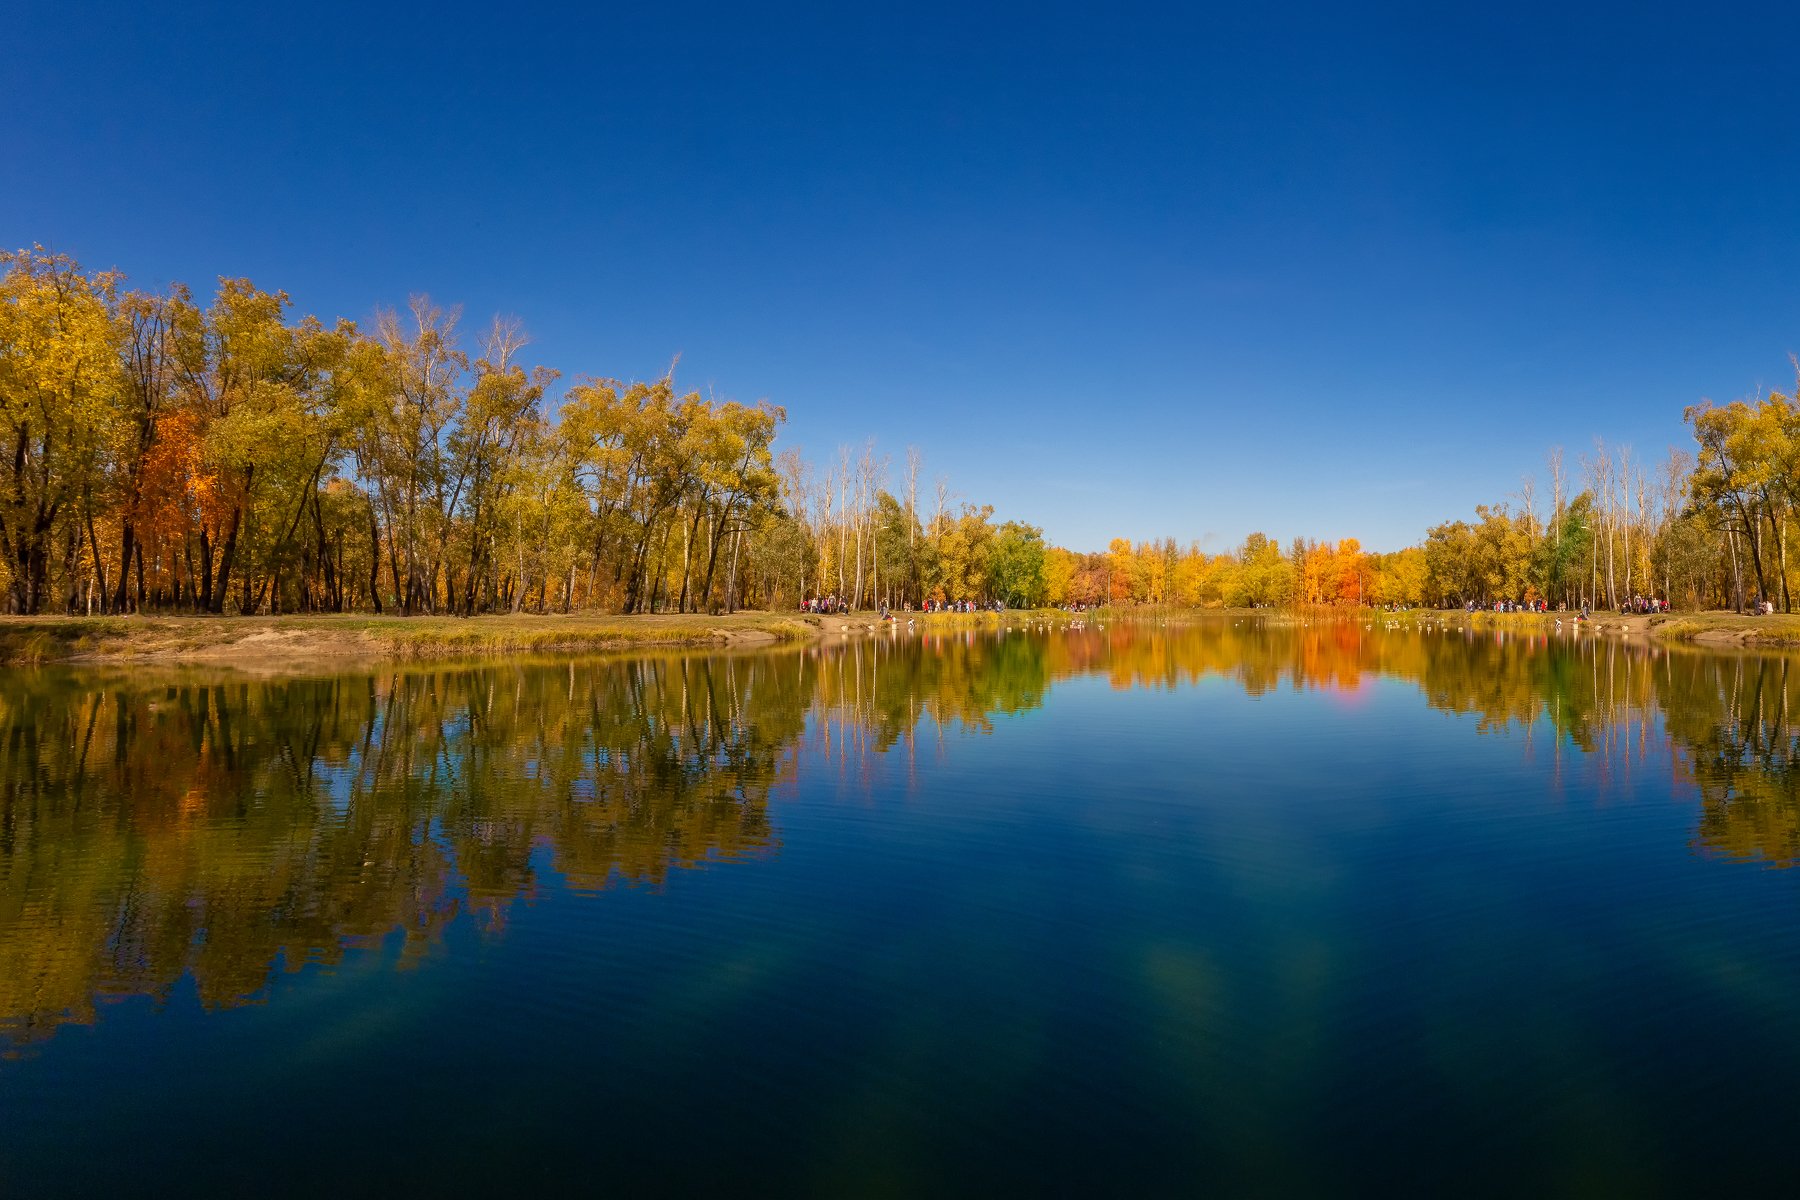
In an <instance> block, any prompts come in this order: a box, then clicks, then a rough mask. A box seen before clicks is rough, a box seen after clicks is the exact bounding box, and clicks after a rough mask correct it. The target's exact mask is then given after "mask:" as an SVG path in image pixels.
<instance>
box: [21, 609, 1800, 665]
mask: <svg viewBox="0 0 1800 1200" xmlns="http://www.w3.org/2000/svg"><path fill="white" fill-rule="evenodd" d="M895 615H896V618H897V620H898V621H899V622H900V625H899V628H900V629H902V630H904V631H908V632H915V633H916V632H924V631H926V630H959V631H960V630H978V629H1013V628H1020V627H1024V628H1054V627H1063V626H1068V625H1073V624H1080V623H1085V622H1087V621H1090V620H1095V619H1098V620H1100V621H1104V622H1108V623H1110V622H1113V621H1119V622H1121V623H1129V622H1132V621H1135V620H1147V619H1159V620H1163V621H1185V620H1208V619H1215V620H1216V619H1219V618H1222V617H1236V618H1242V617H1246V616H1254V617H1259V618H1262V619H1264V620H1274V621H1279V622H1284V623H1285V622H1286V621H1291V620H1295V619H1300V620H1315V619H1316V620H1333V619H1338V620H1344V621H1369V620H1375V619H1378V620H1380V621H1383V622H1385V623H1389V624H1400V625H1406V626H1414V625H1419V624H1423V623H1430V624H1433V625H1437V624H1443V623H1445V622H1448V621H1452V620H1454V621H1456V622H1457V623H1458V624H1467V625H1470V626H1473V627H1476V628H1487V629H1499V628H1508V627H1511V628H1529V629H1547V628H1555V627H1556V626H1557V625H1558V623H1559V618H1560V624H1561V625H1562V627H1563V628H1564V629H1567V628H1568V627H1569V624H1570V622H1569V614H1567V613H1554V612H1552V613H1542V614H1539V613H1495V612H1491V611H1487V610H1477V611H1475V612H1473V613H1467V612H1463V611H1461V610H1456V609H1448V610H1436V609H1413V610H1411V611H1409V612H1401V613H1389V612H1384V611H1380V610H1371V609H1358V610H1332V609H1318V610H1298V609H1173V608H1149V607H1146V608H1142V609H1135V610H1134V609H1101V610H1090V611H1088V612H1085V613H1073V612H1065V611H1063V610H1060V609H1037V610H1013V611H1008V612H1002V613H994V612H975V613H929V614H927V613H918V612H910V613H909V612H901V613H897V614H895ZM1587 628H1589V629H1590V630H1591V631H1592V632H1593V633H1594V634H1596V635H1602V636H1610V637H1625V638H1650V639H1654V640H1657V641H1664V642H1684V643H1689V644H1692V645H1697V646H1703V647H1713V648H1718V649H1731V648H1738V649H1780V648H1792V647H1796V646H1800V614H1794V615H1787V614H1774V615H1771V616H1745V615H1740V614H1738V613H1730V612H1704V613H1669V614H1646V615H1635V614H1634V615H1629V616H1628V615H1622V614H1617V613H1597V614H1595V615H1594V617H1593V618H1592V620H1591V622H1590V624H1589V626H1588V627H1587ZM887 629H888V627H887V626H885V625H884V624H883V623H882V621H881V620H880V618H879V617H877V616H876V615H875V614H874V613H851V614H848V615H843V616H839V615H829V616H827V615H820V614H809V613H786V612H783V613H771V612H760V611H757V612H739V613H732V614H729V615H720V616H713V615H708V614H704V613H685V614H676V613H658V614H649V615H632V616H620V615H592V616H588V615H579V614H576V615H568V616H563V615H546V616H537V615H528V614H520V615H506V616H478V617H441V616H440V617H430V616H418V617H398V616H370V615H360V614H341V615H340V614H316V615H295V616H281V617H206V616H136V615H133V616H119V617H6V616H0V665H4V666H7V667H29V666H50V665H59V664H69V665H97V666H98V665H113V666H117V665H122V664H123V665H129V664H133V663H146V664H150V663H155V664H176V665H179V664H196V665H209V666H233V665H236V666H242V667H246V668H250V669H254V670H258V671H268V670H271V669H276V670H278V669H280V668H282V667H284V666H285V667H295V668H304V667H308V666H312V667H317V666H331V665H334V664H346V663H351V662H389V663H391V662H428V661H430V662H438V661H446V660H452V659H472V660H480V659H489V658H497V657H523V656H545V657H555V656H573V655H582V654H594V653H610V652H619V651H632V650H640V649H642V650H653V649H725V648H738V647H754V646H766V645H776V644H781V643H798V642H832V641H841V640H844V639H846V638H851V637H865V636H870V635H873V634H877V633H881V632H885V631H887Z"/></svg>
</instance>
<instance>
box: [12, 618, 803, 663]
mask: <svg viewBox="0 0 1800 1200" xmlns="http://www.w3.org/2000/svg"><path fill="white" fill-rule="evenodd" d="M816 635H817V628H816V626H815V625H814V624H812V623H809V622H807V621H805V620H804V619H802V618H800V617H799V616H789V615H786V614H774V613H761V612H750V613H733V614H731V615H730V616H706V615H703V614H684V615H675V614H659V615H655V616H611V615H605V616H600V615H596V616H580V615H577V616H566V617H565V616H544V617H539V616H495V617H466V618H464V617H375V616H362V615H344V616H294V617H0V663H5V664H8V665H12V666H20V665H30V664H37V663H55V662H208V663H233V662H236V663H245V664H248V665H256V666H263V667H267V666H271V665H277V664H280V663H282V662H300V663H304V662H309V661H320V660H381V661H396V660H397V661H411V660H420V659H446V658H491V657H495V656H502V655H504V656H513V655H527V654H533V655H535V654H568V653H585V652H592V651H601V650H620V649H630V648H632V647H637V646H725V645H740V644H747V643H756V642H780V641H801V640H805V639H807V638H811V637H814V636H816Z"/></svg>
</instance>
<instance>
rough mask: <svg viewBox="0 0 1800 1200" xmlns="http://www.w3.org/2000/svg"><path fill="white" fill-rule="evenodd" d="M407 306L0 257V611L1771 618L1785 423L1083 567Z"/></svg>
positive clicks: (876, 459) (1704, 425) (904, 490)
mask: <svg viewBox="0 0 1800 1200" xmlns="http://www.w3.org/2000/svg"><path fill="white" fill-rule="evenodd" d="M527 345H528V342H527V338H526V336H525V333H524V330H523V327H522V326H521V324H520V323H519V322H518V321H517V320H516V319H503V318H496V319H495V320H494V321H493V322H492V323H491V325H490V326H489V327H488V328H486V329H485V330H482V331H481V332H480V334H479V336H474V337H469V336H465V333H464V331H463V329H462V326H461V320H460V315H459V313H458V312H457V310H455V309H446V308H442V307H439V306H437V305H435V304H433V303H432V302H431V301H430V300H429V299H428V298H426V297H414V298H413V299H412V300H411V301H410V302H409V303H408V304H407V306H406V307H405V308H404V310H399V309H381V310H377V312H376V314H375V316H374V317H373V319H372V320H370V321H368V322H365V323H363V324H360V325H359V324H358V323H355V322H352V321H348V320H338V321H337V322H335V323H333V324H326V323H325V322H322V321H320V320H318V319H317V318H315V317H311V316H298V315H296V314H295V313H294V312H293V310H292V305H291V303H290V301H289V299H288V297H287V295H286V294H285V293H282V292H279V291H276V292H269V291H264V290H262V289H260V288H258V287H257V286H255V285H254V284H253V283H251V282H250V281H249V280H245V279H231V278H226V279H221V280H220V281H219V284H218V287H217V289H216V290H215V292H214V293H213V295H212V296H211V297H210V298H205V299H202V298H199V297H196V296H195V295H194V294H193V292H192V291H191V290H190V289H188V288H187V287H185V286H183V285H180V284H176V285H173V286H170V287H169V288H167V289H164V290H162V291H159V292H147V291H141V290H133V289H131V288H129V287H128V286H127V284H126V280H125V279H124V277H123V276H121V275H120V274H119V273H118V272H116V271H92V272H90V271H84V270H83V269H82V268H81V266H80V265H79V264H78V263H76V262H75V261H74V260H72V259H71V258H69V257H67V256H66V255H61V254H53V253H50V252H48V251H45V250H44V249H42V248H41V247H39V248H34V249H32V250H28V251H17V252H11V253H0V587H3V589H4V596H5V601H4V606H5V608H6V609H7V610H8V611H10V612H14V613H44V612H64V613H128V612H201V613H217V614H224V613H290V612H346V611H367V612H377V613H384V612H392V613H402V614H415V613H453V614H474V613H492V612H520V611H532V612H548V611H559V612H568V611H572V610H575V609H604V610H609V611H623V612H650V611H680V612H690V611H719V610H731V609H735V608H739V607H766V608H783V607H793V606H795V605H797V604H798V603H800V602H801V601H802V600H805V599H807V598H813V597H826V596H830V597H833V598H835V599H837V600H838V601H840V602H842V603H844V604H847V605H849V606H850V607H853V608H868V607H875V606H878V605H887V606H889V607H892V608H896V609H898V608H902V607H905V606H909V605H910V606H913V607H918V606H920V605H922V604H924V603H926V602H928V601H931V600H936V601H940V602H942V601H965V600H966V601H973V602H977V603H984V604H985V603H990V602H996V601H997V602H1002V603H1005V604H1008V605H1011V606H1014V607H1022V606H1033V605H1042V604H1050V605H1057V606H1062V605H1100V604H1166V605H1182V606H1197V607H1207V606H1234V607H1235V606H1267V605H1282V604H1337V605H1369V604H1373V605H1389V604H1392V605H1447V604H1467V603H1480V604H1484V605H1485V604H1491V603H1493V602H1495V601H1497V600H1514V601H1518V602H1530V601H1534V600H1540V599H1541V600H1545V601H1547V602H1549V603H1552V604H1562V605H1566V606H1568V607H1576V606H1578V605H1580V604H1582V603H1590V604H1595V605H1600V604H1605V605H1607V606H1617V605H1619V604H1621V603H1625V602H1628V601H1629V599H1630V598H1631V597H1633V596H1638V595H1656V596H1661V597H1665V598H1667V599H1669V600H1671V601H1674V602H1676V603H1678V604H1680V605H1683V606H1725V607H1738V608H1743V607H1745V606H1747V605H1749V604H1751V603H1754V602H1757V601H1759V600H1762V599H1765V598H1766V599H1768V600H1770V601H1772V602H1774V603H1776V604H1778V605H1779V606H1780V607H1782V608H1783V609H1789V608H1790V607H1791V595H1792V592H1793V590H1794V588H1793V586H1792V584H1791V581H1790V578H1789V564H1788V554H1787V546H1788V542H1789V540H1790V539H1789V538H1788V536H1787V535H1788V533H1789V531H1790V530H1792V529H1794V528H1795V526H1796V521H1797V520H1800V516H1797V506H1800V408H1797V407H1796V404H1795V401H1794V399H1793V398H1792V397H1791V396H1787V395H1784V394H1782V393H1779V392H1771V393H1769V394H1768V395H1767V396H1765V397H1762V398H1760V399H1757V400H1754V401H1739V402H1737V403H1734V404H1730V405H1723V406H1720V405H1713V404H1710V403H1708V404H1701V405H1698V406H1696V407H1694V408H1690V409H1689V410H1688V412H1687V418H1688V421H1689V423H1690V425H1691V426H1692V428H1693V430H1694V436H1695V446H1694V449H1693V450H1691V451H1679V450H1675V451H1671V452H1670V455H1669V457H1668V459H1667V460H1665V461H1663V462H1660V463H1658V464H1657V465H1656V466H1655V467H1654V468H1653V469H1651V468H1648V467H1647V465H1646V464H1645V463H1643V462H1642V461H1640V460H1637V459H1634V458H1633V456H1632V455H1631V453H1630V451H1629V450H1614V449H1612V448H1609V447H1607V446H1606V445H1604V444H1601V443H1596V445H1595V449H1594V451H1593V453H1592V454H1591V455H1587V456H1583V457H1582V458H1581V459H1580V461H1579V463H1578V464H1577V468H1576V470H1575V471H1569V470H1566V469H1565V466H1564V462H1563V456H1562V453H1561V451H1553V452H1552V454H1551V456H1550V460H1549V464H1548V466H1549V488H1548V495H1540V494H1539V492H1538V488H1537V483H1536V481H1535V480H1533V479H1527V480H1526V481H1525V482H1524V484H1523V485H1522V487H1521V489H1520V491H1519V492H1518V493H1517V494H1516V495H1514V496H1512V497H1508V498H1507V499H1506V500H1504V501H1502V502H1498V503H1495V504H1491V505H1483V506H1479V507H1477V509H1476V511H1475V514H1474V518H1473V519H1472V520H1462V519H1459V520H1453V521H1447V522H1444V523H1441V524H1438V525H1435V526H1433V527H1431V528H1430V529H1429V530H1428V531H1427V532H1426V535H1425V538H1424V540H1423V541H1422V543H1421V544H1419V545H1416V546H1411V547H1407V548H1404V549H1401V550H1398V551H1395V552H1393V553H1386V554H1381V553H1371V552H1367V551H1365V550H1363V549H1362V547H1361V545H1360V544H1359V543H1358V541H1357V540H1356V539H1343V540H1340V541H1337V542H1318V541H1314V540H1312V539H1308V538H1297V539H1294V540H1293V541H1291V542H1290V543H1289V544H1288V545H1286V546H1285V547H1284V546H1282V545H1281V544H1280V543H1279V542H1278V541H1276V540H1275V539H1273V538H1271V537H1269V536H1267V535H1265V534H1262V533H1255V534H1252V535H1250V536H1249V537H1248V538H1246V539H1245V540H1244V542H1243V543H1241V544H1240V545H1239V546H1237V547H1235V548H1234V549H1232V550H1230V551H1227V552H1224V553H1207V552H1205V551H1204V550H1202V548H1201V547H1200V546H1199V545H1198V544H1197V543H1190V544H1188V545H1187V546H1186V547H1182V546H1179V545H1178V544H1177V543H1176V542H1175V540H1174V539H1172V538H1165V539H1162V540H1160V541H1143V542H1137V543H1133V542H1131V541H1129V540H1127V539H1115V540H1114V541H1113V542H1112V543H1111V545H1110V546H1109V547H1108V548H1107V550H1105V551H1103V552H1099V553H1082V552H1079V551H1075V550H1070V549H1067V548H1064V547H1057V546H1051V545H1048V544H1047V543H1046V542H1045V540H1044V536H1043V531H1042V529H1041V528H1039V527H1037V526H1034V525H1030V524H1027V523H1025V522H1022V521H999V522H997V521H996V520H995V519H994V510H993V508H992V506H990V505H977V504H972V503H967V502H964V501H962V500H961V498H960V497H957V496H956V495H955V494H954V493H952V492H951V490H950V488H949V485H948V482H947V481H946V480H945V479H943V478H942V477H941V476H940V477H938V478H937V479H935V480H934V481H932V482H931V483H930V484H929V485H928V486H926V485H923V481H922V479H921V475H922V463H921V460H920V457H919V454H918V452H917V451H916V450H912V449H909V450H908V451H907V454H906V458H905V461H904V464H903V466H902V467H901V468H900V470H899V472H898V476H899V477H898V479H896V478H895V475H896V472H895V469H894V464H893V463H892V461H891V460H890V459H889V457H888V456H886V455H884V454H881V453H878V451H877V449H876V447H875V445H874V444H873V443H870V444H868V445H866V446H864V447H863V448H861V450H860V451H858V452H852V451H851V450H849V449H844V450H840V451H839V452H838V454H837V455H836V457H835V458H834V459H832V460H828V461H826V462H824V463H822V464H818V463H811V462H808V461H807V460H805V459H804V458H803V457H802V456H801V455H800V453H799V452H798V451H795V450H791V449H790V450H782V451H779V452H778V451H777V449H776V446H775V441H776V436H777V434H778V432H779V430H780V427H781V425H782V423H783V421H784V420H785V413H784V412H783V410H782V409H781V408H779V407H776V406H773V405H770V404H768V403H766V402H759V403H755V404H743V403H739V402H737V401H733V400H723V399H719V398H716V397H712V396H702V395H701V394H699V393H698V392H693V391H688V392H685V393H683V392H678V390H677V389H676V386H675V382H674V369H673V367H671V369H670V371H669V373H668V374H666V375H664V376H663V377H662V378H660V379H656V380H652V381H632V382H625V381H622V380H620V379H616V378H611V377H607V376H599V375H593V376H589V375H582V376H577V377H575V378H574V379H573V380H572V381H571V382H570V384H569V385H568V386H567V387H565V388H563V389H562V390H561V394H560V395H557V396H552V393H551V389H552V387H553V385H555V384H556V383H557V382H558V380H559V379H560V378H561V376H560V374H559V373H558V372H557V371H555V370H552V369H550V368H548V367H545V366H542V365H537V364H528V363H527V362H526V360H525V357H524V352H525V349H526V347H527Z"/></svg>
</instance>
